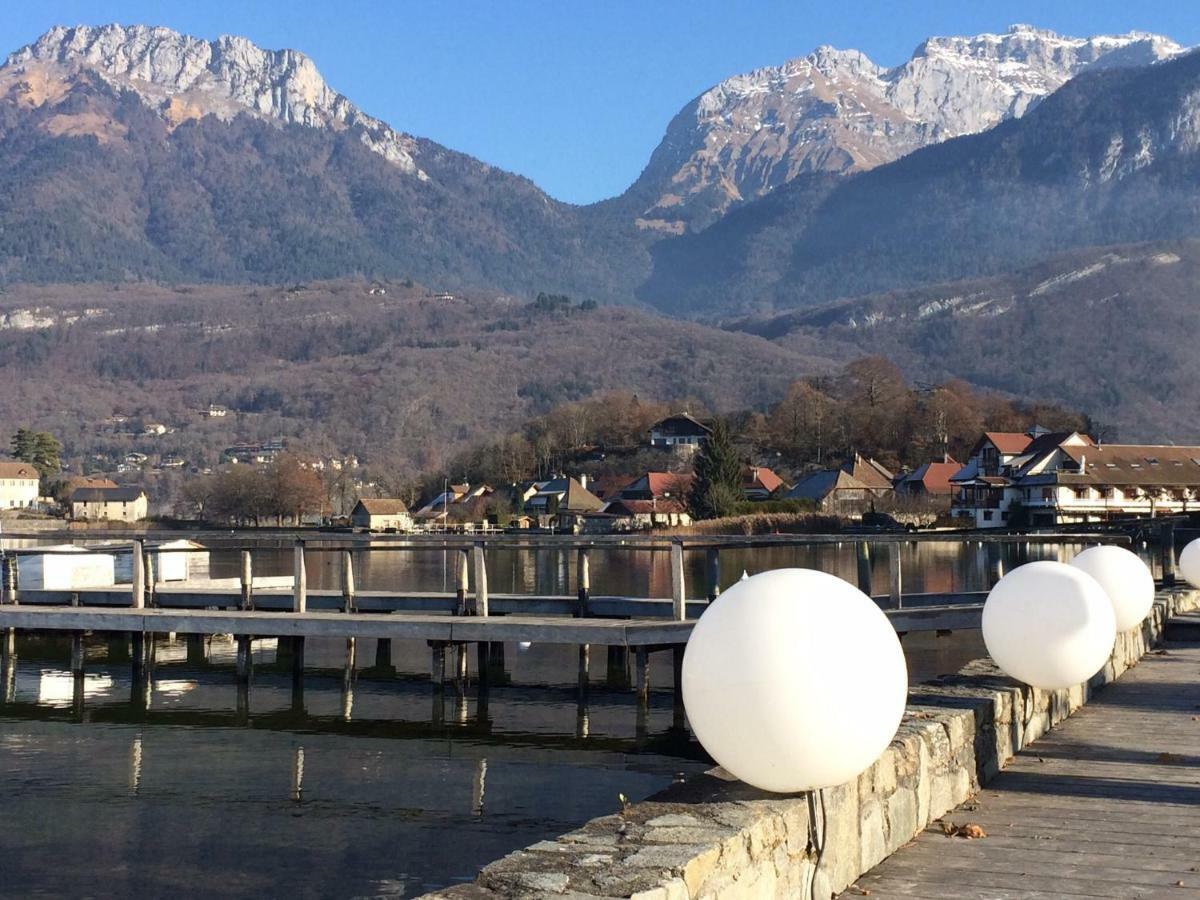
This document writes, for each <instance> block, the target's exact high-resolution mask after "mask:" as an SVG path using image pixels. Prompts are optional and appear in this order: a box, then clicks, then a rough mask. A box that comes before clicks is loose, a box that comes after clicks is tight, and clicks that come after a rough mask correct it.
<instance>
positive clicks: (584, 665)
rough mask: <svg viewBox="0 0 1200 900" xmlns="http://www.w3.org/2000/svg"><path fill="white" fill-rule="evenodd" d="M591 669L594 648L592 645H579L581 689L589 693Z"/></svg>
mask: <svg viewBox="0 0 1200 900" xmlns="http://www.w3.org/2000/svg"><path fill="white" fill-rule="evenodd" d="M591 667H592V646H591V644H580V645H579V689H580V690H581V691H583V692H585V693H586V692H587V689H588V686H589V685H590V683H591Z"/></svg>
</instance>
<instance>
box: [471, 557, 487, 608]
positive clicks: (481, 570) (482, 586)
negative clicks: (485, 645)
mask: <svg viewBox="0 0 1200 900" xmlns="http://www.w3.org/2000/svg"><path fill="white" fill-rule="evenodd" d="M471 553H472V555H473V557H474V560H475V615H477V616H486V615H487V614H488V577H487V559H486V558H485V556H484V545H483V543H482V542H481V543H478V544H475V545H474V547H473V548H472V550H471Z"/></svg>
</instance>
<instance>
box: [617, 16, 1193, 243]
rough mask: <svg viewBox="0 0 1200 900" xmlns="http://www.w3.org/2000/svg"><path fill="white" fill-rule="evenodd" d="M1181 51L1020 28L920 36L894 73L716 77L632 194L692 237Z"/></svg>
mask: <svg viewBox="0 0 1200 900" xmlns="http://www.w3.org/2000/svg"><path fill="white" fill-rule="evenodd" d="M1182 50H1183V48H1182V47H1180V46H1179V45H1178V44H1176V43H1175V42H1174V41H1172V40H1170V39H1169V38H1165V37H1161V36H1159V35H1153V34H1148V33H1145V32H1130V33H1129V34H1125V35H1115V36H1097V37H1089V38H1073V37H1063V36H1060V35H1057V34H1055V33H1054V32H1052V31H1045V30H1040V29H1036V28H1032V27H1030V26H1027V25H1014V26H1012V27H1011V28H1010V29H1008V31H1007V32H1005V33H1004V34H981V35H976V36H974V37H932V38H929V39H928V40H926V41H925V42H923V43H922V44H921V45H920V46H919V47H918V48H917V49H916V51H915V52H914V53H913V55H912V57H911V58H910V59H909V60H908V61H906V62H905V63H903V64H901V65H899V66H895V67H894V68H884V67H882V66H879V65H876V64H875V63H874V62H872V61H871V60H870V59H869V58H868V57H867V56H865V55H864V54H862V53H860V52H859V51H857V50H837V49H834V48H833V47H828V46H825V47H820V48H818V49H817V50H815V51H814V52H812V53H810V54H809V55H808V56H805V57H802V58H800V59H794V60H791V61H789V62H787V63H784V64H783V65H780V66H772V67H768V68H762V69H758V70H755V71H753V72H749V73H746V74H743V75H736V76H733V77H732V78H728V79H726V80H724V81H722V82H721V83H720V84H718V85H716V86H715V87H713V88H711V89H709V90H708V91H705V92H704V93H703V94H701V95H700V96H699V97H697V98H696V99H695V100H693V101H692V102H691V103H689V104H688V105H687V106H685V107H684V108H683V110H682V111H680V113H679V114H678V115H676V117H675V118H674V119H673V120H672V121H671V123H670V125H669V126H668V127H667V132H666V136H665V137H664V139H663V141H662V143H661V144H660V145H659V146H658V148H657V149H656V150H655V151H654V154H653V155H652V157H651V159H650V162H649V164H648V165H647V167H646V169H645V171H644V172H643V173H642V175H641V177H640V178H639V179H638V182H637V183H636V184H635V185H634V186H633V187H632V188H631V189H630V194H632V195H634V196H635V197H637V198H638V199H639V200H640V201H641V202H642V204H643V205H644V209H643V211H642V214H641V217H640V221H639V224H640V225H641V226H642V227H645V228H653V229H657V230H661V231H665V232H669V233H678V232H681V231H684V230H689V229H690V230H697V229H699V228H702V227H704V226H706V225H708V224H711V223H712V222H713V221H715V220H716V219H717V218H719V217H720V216H721V214H723V213H724V212H725V211H726V210H728V209H729V208H730V207H731V206H734V205H737V204H739V203H741V202H743V201H746V200H749V199H753V198H755V197H760V196H762V195H764V194H766V193H768V192H770V191H771V190H773V189H775V188H777V187H779V186H780V185H782V184H785V183H787V182H789V181H791V180H793V179H794V178H796V177H798V176H800V175H806V174H820V173H835V174H845V173H850V172H857V171H863V170H866V169H871V168H874V167H875V166H878V165H881V164H883V163H887V162H891V161H893V160H895V159H898V158H900V157H902V156H904V155H906V154H908V153H910V152H912V151H913V150H916V149H918V148H920V147H924V146H927V145H929V144H933V143H938V142H941V141H944V140H947V139H949V138H953V137H958V136H961V135H967V134H975V133H978V132H981V131H984V130H986V129H988V128H991V127H992V126H994V125H996V124H997V123H999V122H1002V121H1005V120H1007V119H1011V118H1015V117H1019V116H1021V115H1023V114H1024V113H1025V112H1026V111H1027V110H1028V109H1030V108H1031V107H1032V106H1033V105H1034V104H1036V103H1037V102H1038V101H1040V100H1041V99H1042V98H1043V97H1045V96H1046V95H1048V94H1050V93H1052V92H1053V91H1055V90H1057V89H1058V88H1059V87H1061V86H1062V85H1063V84H1064V83H1066V82H1067V81H1068V80H1069V79H1071V78H1073V77H1074V76H1075V75H1077V74H1079V73H1080V72H1081V71H1084V70H1085V69H1089V68H1111V67H1124V66H1139V65H1146V64H1149V63H1152V62H1157V61H1160V60H1164V59H1169V58H1171V57H1174V56H1176V55H1178V54H1179V53H1181V52H1182Z"/></svg>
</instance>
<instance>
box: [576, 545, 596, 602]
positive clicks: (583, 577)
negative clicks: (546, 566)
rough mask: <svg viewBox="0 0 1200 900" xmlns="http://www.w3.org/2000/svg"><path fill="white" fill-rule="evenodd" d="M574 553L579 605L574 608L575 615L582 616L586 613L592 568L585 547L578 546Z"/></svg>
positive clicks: (590, 589)
mask: <svg viewBox="0 0 1200 900" xmlns="http://www.w3.org/2000/svg"><path fill="white" fill-rule="evenodd" d="M575 555H576V561H575V569H576V579H575V580H576V581H577V582H578V583H579V605H578V607H576V609H575V615H576V616H578V617H579V618H584V617H585V616H587V614H588V600H589V598H590V597H591V595H592V570H591V564H590V562H589V561H588V549H587V548H586V547H580V548H579V549H578V550H577V551H576V553H575Z"/></svg>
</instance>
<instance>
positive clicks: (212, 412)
mask: <svg viewBox="0 0 1200 900" xmlns="http://www.w3.org/2000/svg"><path fill="white" fill-rule="evenodd" d="M204 414H205V415H206V416H208V417H209V418H210V419H223V418H225V417H226V416H227V415H229V410H228V409H226V408H225V407H224V406H221V404H219V403H210V404H208V409H207V410H205V411H204Z"/></svg>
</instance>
